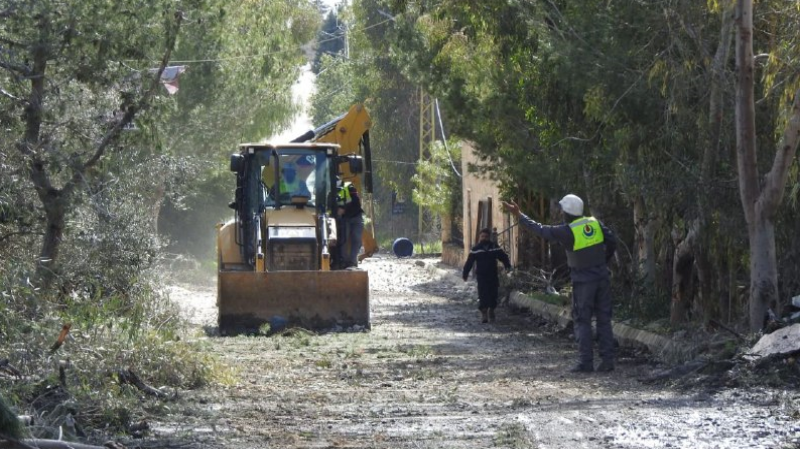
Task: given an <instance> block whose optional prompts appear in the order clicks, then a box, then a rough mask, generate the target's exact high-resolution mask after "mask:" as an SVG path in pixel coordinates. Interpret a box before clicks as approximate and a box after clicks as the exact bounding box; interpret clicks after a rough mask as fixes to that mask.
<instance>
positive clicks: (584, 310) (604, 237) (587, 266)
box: [503, 194, 617, 372]
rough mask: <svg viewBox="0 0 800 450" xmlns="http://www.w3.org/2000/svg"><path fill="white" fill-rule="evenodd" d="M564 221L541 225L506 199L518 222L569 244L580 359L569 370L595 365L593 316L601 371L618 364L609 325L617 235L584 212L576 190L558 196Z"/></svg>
mask: <svg viewBox="0 0 800 450" xmlns="http://www.w3.org/2000/svg"><path fill="white" fill-rule="evenodd" d="M558 203H559V205H561V211H562V212H563V214H564V218H565V219H566V223H565V224H563V225H553V226H550V225H542V224H540V223H539V222H536V221H535V220H533V219H531V218H530V217H528V216H526V215H525V214H523V213H522V211H520V209H519V206H518V205H517V204H516V203H514V202H513V201H511V202H503V207H504V208H505V210H506V211H508V212H509V213H511V214H513V215H515V216H517V218H518V219H519V222H520V223H521V224H523V225H525V227H527V228H529V229H530V230H532V231H533V232H534V233H536V234H537V235H539V236H541V237H542V238H544V239H546V240H548V241H557V242H560V243H561V244H563V245H564V247H565V248H566V249H567V265H568V266H569V269H570V278H571V279H572V318H573V323H574V324H575V338H576V339H577V341H578V353H579V359H578V364H577V365H576V366H575V367H573V368H572V369H571V372H592V371H594V370H595V369H594V355H593V349H592V346H593V344H594V340H593V339H592V316H594V317H595V318H596V319H597V337H598V346H599V353H600V358H601V362H600V365H599V366H598V367H597V371H598V372H611V371H613V370H614V360H615V356H616V355H615V353H616V351H615V348H614V333H613V330H612V328H611V315H612V310H611V309H612V308H611V290H610V288H611V280H610V272H609V270H608V261H609V260H610V259H611V257H612V256H613V255H614V252H615V251H616V248H617V239H616V237H615V236H614V234H613V233H612V232H611V230H610V229H608V228H607V227H606V226H605V225H603V224H602V223H600V221H598V220H597V219H595V218H594V217H590V216H584V214H583V200H581V198H580V197H578V196H577V195H573V194H568V195H566V196H564V198H562V199H561V200H560V201H559V202H558Z"/></svg>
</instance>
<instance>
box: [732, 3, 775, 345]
mask: <svg viewBox="0 0 800 450" xmlns="http://www.w3.org/2000/svg"><path fill="white" fill-rule="evenodd" d="M753 77H754V67H753V2H752V0H737V1H736V156H737V158H736V160H737V167H738V170H739V196H740V197H741V200H742V207H743V208H744V217H745V220H746V221H747V225H748V237H749V239H750V330H751V331H758V330H760V329H761V327H762V325H763V322H764V314H763V312H764V311H765V310H766V303H763V302H767V303H768V302H769V301H770V299H769V298H768V296H769V293H770V292H772V293H773V294H774V293H775V289H774V288H773V287H770V286H768V285H767V284H768V283H767V282H768V280H767V279H766V278H763V277H762V278H756V273H757V272H756V268H757V267H758V268H759V269H761V270H764V269H766V267H765V264H767V261H766V259H767V255H766V254H761V255H758V256H757V255H756V252H758V244H757V243H756V242H755V239H756V238H760V239H767V236H766V233H764V230H761V229H759V228H760V227H761V226H763V225H764V220H763V218H761V220H758V221H757V220H756V201H757V200H758V197H759V190H760V189H759V186H758V158H757V157H756V136H755V128H756V120H755V119H756V114H755V98H754V96H755V94H754V78H753ZM773 237H774V236H773ZM762 243H763V242H762ZM773 245H774V244H773ZM756 260H759V261H758V264H757V263H756ZM762 289H763V291H762Z"/></svg>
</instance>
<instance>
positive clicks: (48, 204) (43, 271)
mask: <svg viewBox="0 0 800 450" xmlns="http://www.w3.org/2000/svg"><path fill="white" fill-rule="evenodd" d="M59 194H60V193H59V192H58V191H53V192H51V193H50V194H49V195H48V196H47V198H46V199H43V200H42V204H43V205H44V211H45V217H46V226H45V229H44V238H43V239H42V249H41V251H40V252H39V261H38V263H37V265H36V279H37V280H39V282H40V283H42V284H43V285H44V286H47V285H48V284H49V283H50V281H52V276H53V275H54V273H55V272H54V270H55V264H54V263H55V261H56V258H58V252H59V249H60V247H61V238H62V237H63V235H64V222H65V216H66V214H65V208H64V206H65V204H66V203H67V200H66V199H65V198H64V197H62V196H60V195H59Z"/></svg>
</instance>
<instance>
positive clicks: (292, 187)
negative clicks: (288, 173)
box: [281, 178, 300, 194]
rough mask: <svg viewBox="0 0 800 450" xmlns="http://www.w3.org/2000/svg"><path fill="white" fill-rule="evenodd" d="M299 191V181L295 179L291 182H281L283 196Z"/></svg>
mask: <svg viewBox="0 0 800 450" xmlns="http://www.w3.org/2000/svg"><path fill="white" fill-rule="evenodd" d="M299 191H300V180H298V179H297V178H295V179H294V181H293V182H291V183H287V182H286V180H281V192H282V193H284V194H292V193H295V192H299Z"/></svg>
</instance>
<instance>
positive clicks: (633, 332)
mask: <svg viewBox="0 0 800 450" xmlns="http://www.w3.org/2000/svg"><path fill="white" fill-rule="evenodd" d="M511 304H512V305H514V306H517V307H522V308H528V309H529V310H531V312H533V313H534V314H536V315H538V316H542V317H544V318H546V319H548V320H552V321H554V322H558V324H559V325H561V326H567V325H568V324H569V323H570V322H572V308H570V307H568V306H557V305H551V304H550V303H545V302H543V301H541V300H537V299H535V298H532V297H529V296H527V295H525V294H523V293H522V292H514V293H512V294H511ZM612 327H613V329H614V337H615V338H617V340H618V341H619V343H620V345H622V346H626V347H641V346H643V347H647V348H648V349H649V350H650V351H651V352H653V353H660V352H662V351H663V350H664V349H666V348H668V347H669V346H670V345H671V342H672V341H671V340H670V339H669V338H667V337H664V336H661V335H659V334H656V333H652V332H650V331H646V330H640V329H638V328H634V327H632V326H630V325H625V324H622V323H613V324H612Z"/></svg>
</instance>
